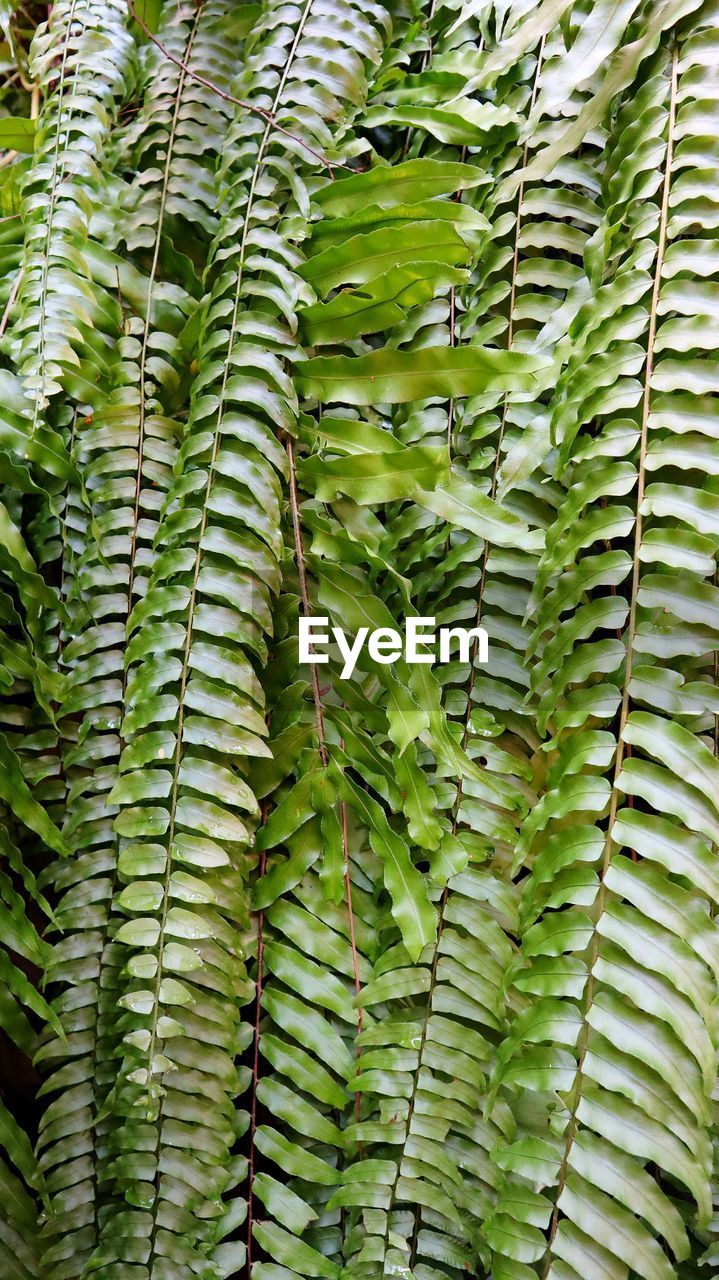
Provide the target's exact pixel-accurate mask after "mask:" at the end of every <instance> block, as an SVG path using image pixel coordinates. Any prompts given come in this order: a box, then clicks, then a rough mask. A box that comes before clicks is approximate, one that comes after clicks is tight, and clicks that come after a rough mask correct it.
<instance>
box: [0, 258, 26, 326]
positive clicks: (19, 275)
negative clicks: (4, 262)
mask: <svg viewBox="0 0 719 1280" xmlns="http://www.w3.org/2000/svg"><path fill="white" fill-rule="evenodd" d="M24 274H25V268H24V267H21V268H20V270H19V271H18V273H17V275H16V276H15V280H14V282H13V287H12V289H11V290H10V297H9V298H8V300H7V302H6V303H5V310H4V311H3V314H2V320H0V338H2V337H3V336H4V334H5V330H6V329H7V325H8V320H9V319H10V312H11V311H12V309H13V307H14V306H15V299H16V298H17V295H18V291H19V289H20V285H21V284H22V278H23V276H24Z"/></svg>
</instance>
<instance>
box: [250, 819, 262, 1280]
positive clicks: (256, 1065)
mask: <svg viewBox="0 0 719 1280" xmlns="http://www.w3.org/2000/svg"><path fill="white" fill-rule="evenodd" d="M266 818H267V806H266V805H263V806H262V816H261V821H262V822H263V823H264V822H265V821H266ZM266 866H267V853H266V851H265V850H264V849H263V850H262V854H261V856H260V879H262V877H263V876H264V874H265V868H266ZM264 923H265V913H264V911H262V910H260V911H259V912H258V915H257V983H256V986H255V1043H254V1053H253V1059H252V1104H251V1107H250V1154H249V1162H248V1166H247V1275H248V1280H249V1277H251V1275H252V1223H253V1209H254V1183H255V1133H256V1131H257V1081H258V1079H259V1074H260V1020H261V1017H262V962H263V957H264V945H265V944H264Z"/></svg>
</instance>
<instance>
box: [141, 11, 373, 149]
mask: <svg viewBox="0 0 719 1280" xmlns="http://www.w3.org/2000/svg"><path fill="white" fill-rule="evenodd" d="M128 8H129V10H130V13H131V14H132V17H133V18H134V19H135V22H136V23H137V25H138V27H139V28H140V30H141V31H142V32H143V33H144V34H145V35H146V36H147V38H148V40H151V41H152V43H153V44H154V45H155V47H156V48H157V49H159V50H160V53H161V54H162V55H163V57H165V58H167V59H168V60H169V61H170V62H173V63H174V64H175V66H176V67H180V68H181V70H182V71H184V73H185V75H188V76H189V77H190V78H191V79H192V80H195V81H197V83H198V84H201V85H204V87H205V88H206V89H209V90H210V92H211V93H215V94H216V95H217V97H218V98H222V100H223V101H224V102H231V103H232V105H233V106H235V107H243V108H244V110H245V111H251V112H252V114H253V115H256V116H259V117H260V119H261V120H264V121H265V123H266V124H268V125H270V126H271V127H272V128H273V129H276V130H277V132H278V133H282V134H284V136H285V137H286V138H291V139H292V141H293V142H296V143H297V144H298V146H300V147H303V148H304V150H305V151H307V152H308V153H309V155H311V156H314V158H315V160H318V161H319V162H320V164H322V165H324V167H325V168H326V169H328V170H329V172H330V174H331V173H332V170H333V169H349V168H350V166H349V165H346V164H341V163H340V161H339V160H328V159H327V156H325V155H323V154H322V152H321V151H315V149H314V147H311V146H310V145H309V143H308V142H305V140H304V138H301V137H300V136H299V134H297V133H292V131H291V130H290V129H285V127H284V125H281V124H278V123H277V117H276V116H275V115H274V113H273V112H272V111H266V110H265V109H264V107H258V106H256V105H255V104H254V103H253V102H246V101H245V99H244V98H236V97H235V96H234V94H232V93H227V92H226V91H225V90H224V89H221V88H220V86H219V85H218V84H215V83H214V81H212V80H208V79H207V76H202V75H200V73H199V72H198V71H193V70H192V69H191V68H190V67H188V66H187V64H186V63H185V62H183V60H182V58H178V57H177V55H176V54H174V53H173V52H172V50H171V49H168V48H167V45H164V44H163V43H162V41H161V40H158V38H157V36H155V35H153V33H152V32H151V30H150V28H149V27H148V25H147V23H146V22H144V21H143V20H142V18H141V17H140V15H139V13H138V12H137V9H136V8H135V5H134V4H133V0H128Z"/></svg>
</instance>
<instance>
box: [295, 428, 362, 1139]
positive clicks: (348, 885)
mask: <svg viewBox="0 0 719 1280" xmlns="http://www.w3.org/2000/svg"><path fill="white" fill-rule="evenodd" d="M286 448H287V459H288V461H289V469H290V484H289V488H290V510H291V513H292V532H293V536H294V543H295V563H296V565H297V575H298V577H299V580H300V597H301V600H302V612H303V614H304V616H305V617H306V618H309V617H311V616H312V605H311V602H310V593H309V588H308V586H307V570H306V568H305V555H304V550H303V547H302V526H301V523H300V508H299V501H298V497H297V476H296V474H295V452H294V445H293V443H292V438H291V437H290V436H288V437H287V445H286ZM312 697H313V701H314V707H315V724H316V726H317V744H318V747H319V753H320V759H321V760H322V765H323V767H324V768H325V769H326V768H327V765H328V762H329V756H328V752H327V741H326V738H325V724H324V715H323V711H322V691H321V689H320V684H319V678H318V676H317V667H316V665H315V664H314V663H313V665H312ZM342 852H343V856H344V867H345V891H346V893H347V911H348V915H349V930H350V944H351V947H352V969H353V973H354V984H355V991H356V993H357V995H358V996H359V994H360V991H361V990H362V984H361V982H360V976H359V962H358V958H357V941H356V936H355V922H354V912H353V910H352V881H351V878H350V866H349V844H348V840H347V806H346V804H345V802H344V800H343V801H342ZM357 1033H358V1035H361V1033H362V1010H361V1009H358V1011H357ZM360 1054H361V1049H360V1046H359V1044H358V1045H357V1057H358V1058H359V1056H360ZM360 1102H361V1099H360V1095H359V1092H357V1093H356V1094H355V1113H356V1116H357V1119H358V1120H359V1118H360ZM361 1154H362V1151H361V1148H360V1155H361Z"/></svg>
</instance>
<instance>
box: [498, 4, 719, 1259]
mask: <svg viewBox="0 0 719 1280" xmlns="http://www.w3.org/2000/svg"><path fill="white" fill-rule="evenodd" d="M711 21H712V20H711V16H708V17H707V19H706V22H707V24H708V25H711ZM699 25H700V29H701V24H699ZM685 49H686V53H685ZM667 62H668V74H665V72H666V70H667ZM701 76H702V73H701V71H700V70H699V69H698V67H697V64H696V63H695V62H694V60H693V57H692V40H691V38H689V39H688V40H687V41H686V45H685V43H684V38H683V35H682V33H681V32H680V33H679V34H678V35H677V36H676V37H675V40H674V43H673V47H671V46H670V49H669V50H668V51H667V52H665V53H664V54H663V55H662V56H661V57H660V59H659V61H658V63H657V62H656V61H655V63H654V64H652V65H651V66H650V68H649V69H648V73H647V74H646V76H645V77H644V78H643V79H642V81H641V82H640V83H639V84H638V85H637V86H636V90H635V93H634V94H633V96H632V99H631V101H630V102H627V104H626V105H625V106H624V107H623V108H622V110H621V111H620V113H619V116H618V118H617V121H616V124H615V126H614V130H613V135H612V141H611V146H610V149H609V151H608V171H607V175H606V178H605V184H604V190H603V202H604V206H605V220H604V222H603V225H602V228H601V230H602V241H601V242H600V243H602V244H603V249H604V256H603V266H604V271H603V275H604V280H603V282H601V283H599V284H598V285H597V286H595V292H594V298H593V305H592V306H591V307H590V306H589V304H587V305H586V306H585V307H583V308H582V309H581V310H580V312H579V313H578V315H577V322H576V325H575V327H574V332H573V350H572V354H571V356H570V359H569V362H568V365H567V372H566V375H565V376H564V377H563V378H562V379H561V380H560V384H559V394H558V397H557V404H556V409H555V415H554V419H553V421H554V424H555V431H556V435H557V439H558V440H559V441H560V442H561V454H560V457H561V460H562V461H563V462H564V463H565V465H569V464H571V466H570V472H569V477H570V483H569V488H568V492H567V498H566V501H565V503H564V505H563V508H562V511H561V514H560V516H559V518H558V520H557V521H556V522H555V525H554V528H553V529H552V530H550V533H549V535H548V541H547V552H546V555H545V559H544V563H543V565H542V568H541V570H540V573H539V575H538V579H537V587H536V593H537V612H536V630H537V635H538V636H539V635H543V636H544V640H545V646H544V658H543V661H542V662H540V663H539V664H538V666H537V669H536V680H537V683H538V686H539V688H540V689H541V690H542V703H541V706H540V723H544V724H548V725H549V728H550V731H551V732H552V737H551V739H550V741H549V742H548V743H547V750H548V751H549V752H550V773H549V790H548V791H547V793H546V795H545V796H544V797H543V798H542V799H541V800H540V802H539V804H538V805H537V806H536V808H535V809H534V811H533V813H532V814H531V816H530V817H529V819H528V820H527V823H526V824H525V828H524V830H523V833H522V839H521V842H520V847H519V849H518V853H519V855H520V856H529V858H530V861H531V864H532V870H531V875H530V877H529V879H528V881H527V885H526V890H525V895H524V900H523V911H522V914H523V920H524V929H525V933H524V940H523V956H524V967H523V969H522V970H520V972H519V976H518V979H517V981H518V983H519V984H520V985H521V989H522V990H523V991H525V992H527V993H532V994H533V995H534V996H535V1000H534V1002H533V1004H532V1005H531V1006H530V1007H529V1008H528V1009H527V1011H526V1012H525V1013H523V1014H521V1015H520V1017H519V1018H518V1020H517V1022H516V1024H515V1027H514V1029H513V1030H512V1032H511V1033H510V1036H509V1037H508V1039H507V1042H506V1044H505V1046H503V1050H502V1069H501V1072H500V1074H501V1077H502V1078H503V1079H504V1080H505V1081H506V1080H512V1081H513V1082H514V1083H515V1084H519V1085H521V1086H522V1087H524V1088H528V1089H540V1090H550V1091H556V1094H557V1095H558V1097H557V1103H556V1120H555V1123H554V1126H553V1127H555V1128H556V1132H557V1133H558V1134H561V1136H558V1137H557V1138H554V1137H553V1138H551V1139H549V1141H547V1142H545V1144H544V1147H545V1158H544V1164H543V1167H542V1169H541V1173H539V1172H538V1175H537V1176H535V1175H534V1174H533V1173H531V1172H530V1171H529V1162H530V1160H531V1145H527V1146H525V1147H524V1148H523V1149H518V1150H517V1153H516V1156H515V1158H514V1159H513V1160H512V1162H511V1165H512V1167H513V1168H514V1169H515V1170H517V1171H518V1172H521V1173H522V1174H523V1175H524V1176H525V1178H526V1183H525V1185H524V1186H523V1188H522V1190H521V1193H520V1197H521V1200H520V1202H521V1203H524V1204H525V1205H527V1206H529V1205H531V1216H529V1210H528V1209H523V1210H522V1212H521V1217H520V1215H519V1214H518V1212H517V1210H516V1209H515V1208H514V1207H513V1205H512V1199H513V1196H514V1194H515V1192H514V1190H513V1189H510V1190H509V1191H508V1199H507V1203H506V1204H503V1205H502V1204H501V1205H500V1211H499V1214H498V1216H497V1218H496V1219H495V1222H494V1223H493V1224H492V1223H490V1226H489V1229H488V1235H489V1237H490V1240H492V1242H493V1243H494V1244H495V1246H496V1247H497V1250H498V1254H499V1255H505V1256H504V1257H502V1259H501V1261H500V1262H498V1264H497V1268H496V1270H497V1274H499V1275H501V1276H507V1277H510V1276H511V1277H514V1276H520V1275H522V1276H524V1275H525V1274H527V1275H529V1274H532V1275H534V1274H535V1270H534V1269H532V1270H531V1272H530V1269H529V1267H528V1266H527V1264H532V1263H534V1264H536V1274H537V1275H540V1276H547V1275H549V1274H555V1270H556V1266H557V1263H556V1261H555V1260H556V1259H561V1260H562V1267H563V1270H562V1274H565V1273H566V1274H567V1275H575V1274H583V1273H584V1267H585V1262H586V1258H587V1256H590V1257H591V1258H592V1259H593V1265H594V1266H595V1268H596V1267H605V1268H606V1269H612V1273H615V1272H616V1274H617V1275H627V1274H629V1272H632V1273H635V1272H636V1273H637V1274H641V1275H642V1276H645V1277H648V1278H649V1280H654V1277H660V1276H667V1277H669V1276H670V1275H673V1274H674V1270H673V1267H672V1266H671V1264H670V1263H669V1260H668V1258H667V1255H666V1253H665V1251H664V1248H665V1246H666V1247H667V1248H668V1249H669V1250H670V1251H671V1253H672V1254H673V1256H674V1257H675V1258H676V1259H677V1262H679V1263H681V1262H682V1261H683V1260H684V1259H685V1258H686V1256H687V1254H688V1249H689V1246H688V1242H687V1238H686V1235H685V1232H684V1226H683V1222H682V1218H683V1217H686V1218H688V1217H689V1216H690V1214H691V1209H690V1204H689V1203H688V1202H687V1199H686V1196H687V1195H688V1196H689V1197H691V1199H692V1200H693V1201H694V1204H695V1207H696V1212H697V1214H698V1218H699V1220H700V1222H701V1221H706V1219H707V1218H708V1215H709V1211H710V1198H709V1183H708V1179H709V1173H710V1167H711V1152H710V1148H709V1144H708V1142H707V1137H706V1132H705V1126H706V1124H707V1122H708V1118H709V1100H710V1096H711V1090H712V1086H713V1081H714V1071H715V1056H716V1054H715V1047H714V1038H715V1034H716V1031H715V994H714V979H713V977H712V974H713V971H714V964H715V952H716V939H715V926H714V923H713V921H712V918H711V915H710V910H709V906H710V903H713V902H714V900H715V893H716V885H715V883H714V880H713V875H712V876H710V878H709V879H707V876H706V871H708V870H709V867H710V865H711V854H710V853H709V849H708V848H707V846H706V841H707V840H709V841H713V840H714V839H716V832H717V814H716V808H715V805H714V801H713V799H712V797H713V795H714V794H715V787H716V783H715V781H714V780H713V779H714V777H715V774H716V768H717V765H716V761H715V759H714V756H713V754H712V753H711V751H710V750H709V749H708V747H707V746H706V745H705V743H704V742H703V741H702V737H701V734H702V728H703V722H704V723H706V719H705V717H706V716H707V713H709V714H711V710H710V708H711V705H712V701H713V699H712V692H711V690H710V688H709V686H707V685H706V684H705V683H704V682H703V681H702V680H701V672H702V671H703V670H704V671H706V669H707V667H710V664H711V663H712V662H713V657H712V654H713V650H714V649H715V647H716V644H715V641H716V637H715V635H714V632H713V628H712V624H711V613H710V612H705V613H703V614H702V619H701V623H698V622H695V618H696V617H697V615H696V613H693V612H692V608H691V604H690V603H689V604H685V601H688V602H691V601H692V600H694V601H698V600H699V599H700V598H701V599H702V600H705V601H706V604H705V609H708V610H711V602H710V597H711V593H712V592H713V591H715V588H714V586H713V585H711V586H710V585H709V584H708V583H707V582H706V578H707V577H708V576H713V574H714V556H715V553H716V540H715V538H712V531H711V527H707V525H706V523H705V516H704V508H705V503H706V499H705V497H704V495H702V494H700V492H699V488H700V485H701V484H702V482H703V477H702V479H700V478H699V477H698V476H695V474H694V472H693V471H692V470H691V467H692V466H693V465H694V464H693V463H691V464H689V458H688V457H687V458H686V462H687V464H688V471H687V475H686V477H684V476H682V479H684V478H686V480H687V481H688V484H684V485H677V484H676V483H673V482H672V481H670V480H669V475H670V474H671V475H672V476H674V474H675V473H674V472H665V473H664V475H666V476H667V480H666V481H663V480H662V478H661V477H658V478H657V480H656V481H655V480H654V477H653V471H654V470H655V469H659V467H661V465H662V459H661V451H662V449H663V448H664V449H668V451H669V452H668V455H667V461H666V464H665V465H668V466H670V467H671V463H670V462H669V457H670V456H671V455H672V453H673V450H674V440H675V439H677V440H681V439H682V438H683V432H682V431H681V423H682V421H683V419H682V417H681V415H671V416H668V415H663V414H662V405H663V397H670V396H671V395H672V394H674V393H675V392H676V390H678V388H679V387H680V386H681V387H682V388H684V387H687V386H691V385H692V383H691V378H690V380H689V381H687V374H686V370H685V368H684V367H682V372H681V375H679V368H680V362H679V360H678V359H677V355H678V352H677V347H679V348H681V349H682V358H684V351H683V348H684V340H683V339H682V337H680V336H678V335H679V334H681V333H682V332H684V331H685V330H684V321H683V320H682V318H681V310H680V311H679V317H678V318H676V319H675V318H674V317H673V315H672V313H673V312H674V311H675V306H676V304H675V302H674V298H675V297H676V294H674V295H673V294H672V289H673V285H672V279H673V274H672V267H671V265H669V264H670V263H671V261H672V259H673V258H674V260H675V261H682V263H683V264H686V269H687V270H688V271H689V272H690V273H691V265H690V264H691V261H692V246H693V244H694V243H695V240H696V239H701V236H702V231H703V228H702V215H701V211H700V210H698V209H696V208H695V207H693V206H692V204H691V195H690V194H689V193H690V192H691V189H692V188H691V176H690V173H691V170H689V171H688V172H687V170H686V169H685V167H684V165H683V164H682V163H681V162H680V161H679V159H678V156H679V152H678V146H679V145H680V143H679V135H678V132H677V130H678V129H679V131H681V126H680V125H678V120H679V113H680V112H686V113H687V114H688V115H689V116H691V114H692V111H693V109H694V107H693V103H694V101H695V97H694V95H695V92H697V98H699V95H700V92H701V91H700V89H699V90H698V91H695V89H694V87H693V84H692V81H693V79H694V78H695V77H696V79H697V80H698V81H699V84H701ZM685 77H688V78H685ZM690 85H691V86H692V87H691V88H690ZM685 97H686V100H687V102H686V106H684V105H682V106H680V105H679V104H680V103H681V104H684V100H685ZM699 100H700V98H699ZM649 154H651V156H652V166H651V168H649V167H648V166H646V163H645V157H646V156H647V155H649ZM685 191H686V192H687V195H686V196H685V194H684V193H685ZM687 199H688V201H689V203H688V205H687V204H685V201H686V200H687ZM675 208H676V210H677V213H676V214H675V213H674V210H675ZM684 209H686V210H687V214H688V216H682V214H683V211H684ZM690 278H691V274H690ZM667 315H668V316H669V318H667V319H664V318H663V317H665V316H667ZM690 328H691V325H690ZM675 333H676V334H677V336H676V337H674V336H673V335H674V334H675ZM637 338H642V339H643V340H644V343H646V350H645V348H644V345H643V344H642V345H640V344H638V343H637V342H636V339H637ZM689 349H690V350H691V351H692V353H693V354H692V357H691V358H692V362H693V367H694V369H695V370H696V375H697V379H698V381H697V384H696V389H695V390H696V393H701V391H703V390H704V379H702V376H701V373H702V371H704V370H706V371H707V375H708V378H709V381H711V368H712V364H713V355H712V351H711V348H709V349H707V347H706V345H705V344H704V343H703V342H702V341H701V339H700V337H699V334H698V327H694V328H692V340H691V347H690V348H689ZM577 378H578V379H579V381H576V379H577ZM680 379H681V380H680ZM570 386H573V387H574V389H575V390H574V391H570V389H569V388H570ZM682 394H683V396H684V400H683V408H684V411H685V412H686V410H687V409H689V406H690V405H692V406H693V405H694V404H695V403H697V402H696V401H695V400H694V399H693V395H692V393H691V392H690V393H689V396H688V397H687V396H686V394H685V393H682ZM570 401H572V402H573V403H572V409H571V411H570V410H569V402H570ZM676 407H677V409H678V408H679V406H678V404H677V406H676ZM677 421H678V422H679V424H680V429H679V432H677V431H676V428H675V426H674V423H675V422H677ZM680 448H681V446H680ZM656 449H658V450H659V458H658V460H657V465H656V467H655V465H654V463H653V461H652V459H653V457H654V453H655V450H656ZM692 478H694V484H695V487H694V488H692V483H691V482H692ZM680 493H681V497H679V494H680ZM690 495H691V496H690ZM598 498H601V503H600V504H598V503H597V499H598ZM699 524H701V525H702V528H701V532H700V530H699V528H698V525H699ZM714 532H715V531H714ZM698 534H700V536H701V537H706V541H705V542H703V543H702V544H701V546H702V551H703V552H704V555H701V554H698V553H699V546H700V544H699V543H697V542H696V537H697V535H698ZM707 535H708V537H707ZM627 538H628V539H629V540H630V541H629V550H626V549H624V546H623V545H622V544H623V543H624V540H625V539H627ZM615 540H616V542H617V543H619V546H616V549H614V547H613V545H612V543H613V542H615ZM690 546H691V551H690V550H689V547H690ZM687 556H688V557H689V558H688V559H687ZM679 563H681V571H680V575H681V576H679V573H678V569H679ZM558 571H559V572H561V575H562V576H561V577H557V573H558ZM675 593H676V594H675ZM685 685H686V686H687V687H688V688H691V687H692V686H693V687H694V688H696V689H697V693H699V690H700V689H701V690H702V691H704V692H702V693H701V694H700V696H699V701H698V703H697V704H696V707H695V709H694V708H692V709H691V710H690V709H689V707H687V715H686V717H682V720H683V723H682V722H679V723H677V722H676V721H672V719H671V718H667V717H671V716H673V715H676V711H677V705H676V701H675V700H674V701H672V702H671V705H670V701H669V700H670V699H671V693H670V690H672V689H673V688H680V687H681V688H683V687H685ZM646 707H649V708H650V710H646V709H644V708H646ZM617 714H618V728H617V731H616V736H615V732H613V731H612V728H611V727H610V726H611V725H612V721H613V719H614V717H615V715H617ZM568 819H569V820H570V821H569V822H568ZM600 823H601V824H602V825H601V826H600V825H598V824H600ZM605 827H606V830H605V829H604V828H605ZM625 851H626V852H625ZM685 859H687V860H688V861H685ZM670 903H671V904H672V906H671V907H670V905H669V904H670ZM690 918H691V920H692V921H693V925H692V929H691V930H690V931H689V932H687V931H686V930H685V929H683V928H682V926H680V925H679V920H680V919H683V920H685V921H688V920H689V919H690ZM700 939H701V941H700ZM670 957H671V958H670ZM680 972H681V974H682V976H681V978H680V977H679V973H680ZM690 1027H691V1028H692V1029H691V1031H690V1030H689V1028H690ZM600 1165H601V1171H600ZM680 1187H681V1188H682V1191H680V1190H679V1188H680ZM608 1224H611V1227H609V1225H608ZM545 1231H546V1235H545V1234H544V1232H545ZM495 1233H496V1234H495ZM662 1242H663V1243H662ZM509 1259H513V1261H511V1262H510V1261H509Z"/></svg>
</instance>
